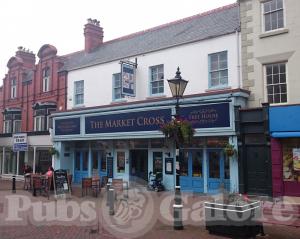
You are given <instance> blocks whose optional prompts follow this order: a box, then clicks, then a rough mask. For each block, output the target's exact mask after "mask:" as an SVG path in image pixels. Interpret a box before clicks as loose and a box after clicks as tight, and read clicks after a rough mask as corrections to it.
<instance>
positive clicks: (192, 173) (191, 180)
mask: <svg viewBox="0 0 300 239" xmlns="http://www.w3.org/2000/svg"><path fill="white" fill-rule="evenodd" d="M180 156H181V163H180V172H181V176H180V186H181V189H182V190H183V191H191V192H198V193H203V192H204V182H203V172H204V171H203V170H204V169H203V151H202V150H190V151H184V152H183V153H181V154H180Z"/></svg>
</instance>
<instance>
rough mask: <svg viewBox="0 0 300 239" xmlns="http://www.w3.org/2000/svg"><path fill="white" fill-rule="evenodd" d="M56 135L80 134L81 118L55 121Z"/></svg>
mask: <svg viewBox="0 0 300 239" xmlns="http://www.w3.org/2000/svg"><path fill="white" fill-rule="evenodd" d="M54 133H55V135H74V134H80V118H79V117H78V118H67V119H56V120H55V131H54Z"/></svg>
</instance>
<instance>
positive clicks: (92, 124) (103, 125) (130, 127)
mask: <svg viewBox="0 0 300 239" xmlns="http://www.w3.org/2000/svg"><path fill="white" fill-rule="evenodd" d="M169 121H171V109H162V110H149V111H140V112H130V113H123V114H110V115H107V114H106V115H97V116H86V117H85V133H86V134H95V133H116V132H133V131H152V130H159V129H160V127H161V125H162V124H164V123H167V122H169Z"/></svg>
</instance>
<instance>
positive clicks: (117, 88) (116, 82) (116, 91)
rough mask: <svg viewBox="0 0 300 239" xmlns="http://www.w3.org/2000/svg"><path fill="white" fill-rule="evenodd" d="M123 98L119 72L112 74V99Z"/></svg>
mask: <svg viewBox="0 0 300 239" xmlns="http://www.w3.org/2000/svg"><path fill="white" fill-rule="evenodd" d="M122 98H124V95H123V94H122V82H121V73H116V74H113V100H120V99H122Z"/></svg>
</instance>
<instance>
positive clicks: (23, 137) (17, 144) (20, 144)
mask: <svg viewBox="0 0 300 239" xmlns="http://www.w3.org/2000/svg"><path fill="white" fill-rule="evenodd" d="M13 151H14V152H17V151H28V143H27V134H26V133H19V134H13Z"/></svg>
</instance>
